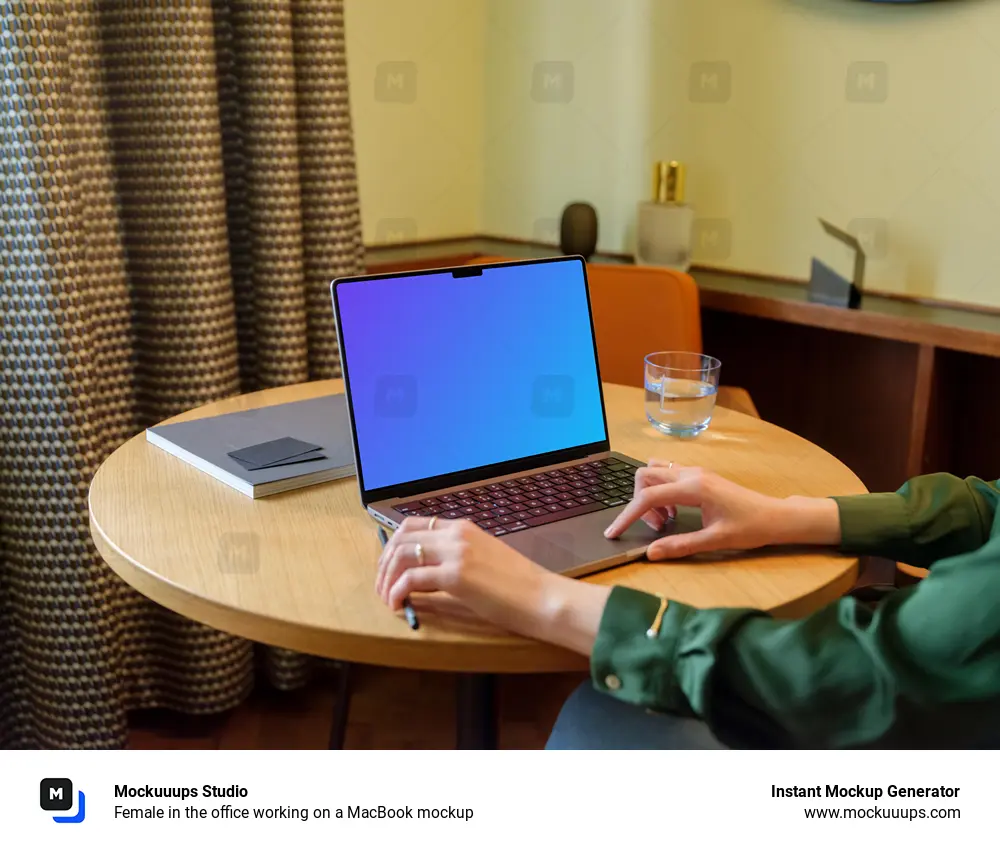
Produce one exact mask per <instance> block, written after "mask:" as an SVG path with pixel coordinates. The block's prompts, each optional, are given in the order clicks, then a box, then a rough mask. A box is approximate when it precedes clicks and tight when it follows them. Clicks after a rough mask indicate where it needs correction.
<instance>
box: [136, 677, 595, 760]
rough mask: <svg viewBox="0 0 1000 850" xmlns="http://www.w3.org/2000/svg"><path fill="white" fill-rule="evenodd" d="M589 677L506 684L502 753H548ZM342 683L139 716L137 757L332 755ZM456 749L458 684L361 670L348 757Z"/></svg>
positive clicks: (267, 691)
mask: <svg viewBox="0 0 1000 850" xmlns="http://www.w3.org/2000/svg"><path fill="white" fill-rule="evenodd" d="M583 679H584V676H583V674H574V675H558V676H551V675H548V676H542V675H539V676H502V677H500V680H499V692H500V693H499V700H500V747H501V748H503V749H537V748H541V747H543V746H544V745H545V741H546V739H547V738H548V735H549V731H550V730H551V729H552V724H553V722H554V721H555V718H556V716H557V715H558V713H559V708H560V706H561V705H562V703H563V701H564V700H565V699H566V697H567V696H568V695H569V693H570V691H572V690H573V688H574V687H576V685H577V684H579V683H580V682H581V681H583ZM335 690H336V682H335V676H334V675H333V674H332V673H331V675H330V679H329V681H317V682H316V683H314V684H313V685H310V686H309V687H308V688H304V689H302V690H300V691H292V692H282V691H277V690H275V689H273V688H268V687H265V686H262V687H260V688H258V690H257V691H255V692H254V693H253V694H252V695H251V697H250V698H249V699H248V700H247V701H246V702H245V703H243V704H242V705H241V706H240V707H238V708H236V709H234V710H233V711H231V712H228V713H227V714H224V715H217V716H212V717H190V716H187V715H180V714H176V713H173V712H165V711H142V712H135V713H134V714H133V715H132V716H131V718H130V735H129V746H130V748H132V749H246V750H257V749H262V750H268V749H326V747H327V743H328V739H329V735H330V720H331V717H332V715H333V706H334V700H335ZM454 745H455V677H454V676H453V675H450V674H446V673H423V672H414V671H409V670H388V669H385V668H380V667H364V666H360V667H356V668H355V673H354V674H353V697H352V699H351V711H350V716H349V721H348V728H347V742H346V746H347V748H348V749H451V748H453V747H454Z"/></svg>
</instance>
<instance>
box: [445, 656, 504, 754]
mask: <svg viewBox="0 0 1000 850" xmlns="http://www.w3.org/2000/svg"><path fill="white" fill-rule="evenodd" d="M496 696H497V694H496V676H494V675H492V674H490V673H464V674H461V675H459V677H458V712H457V715H456V724H457V728H456V736H455V737H456V741H455V744H456V747H457V748H458V749H460V750H495V749H496V748H497V740H498V738H499V728H498V727H499V717H498V716H497V701H496Z"/></svg>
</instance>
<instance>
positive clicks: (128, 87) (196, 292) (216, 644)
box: [0, 0, 363, 748]
mask: <svg viewBox="0 0 1000 850" xmlns="http://www.w3.org/2000/svg"><path fill="white" fill-rule="evenodd" d="M0 25H2V45H3V50H2V56H0V62H2V67H3V76H2V80H0V86H2V89H0V99H2V109H0V168H2V192H3V197H2V205H3V206H2V213H3V218H2V226H3V248H2V251H3V254H2V267H3V268H2V274H3V282H2V285H0V356H2V366H0V393H2V398H0V747H7V748H9V747H119V746H122V745H123V744H124V742H125V740H126V712H127V711H129V710H131V709H134V708H142V707H152V706H161V707H168V708H173V709H177V710H180V711H186V712H199V713H207V712H215V711H221V710H224V709H227V708H230V707H232V706H233V705H235V704H237V703H238V702H239V701H240V700H241V699H242V698H243V697H244V696H245V695H246V694H247V692H248V691H249V689H250V687H251V686H252V683H253V679H254V675H255V672H258V671H259V670H260V669H261V668H260V665H258V664H257V660H259V658H260V657H262V658H263V660H264V661H265V664H264V665H263V669H264V670H265V672H266V675H268V676H269V677H270V678H271V679H272V680H273V681H274V682H275V683H276V684H278V685H279V686H282V687H292V686H295V685H297V684H299V683H301V681H303V679H304V677H305V675H306V661H305V659H303V658H302V657H300V656H296V655H294V654H293V653H289V652H280V651H278V650H262V651H261V652H255V650H254V647H253V646H252V645H251V644H249V643H247V642H246V641H244V640H240V639H238V638H234V637H231V636H229V635H225V634H222V633H220V632H216V631H213V630H211V629H209V628H206V627H204V626H201V625H198V624H196V623H193V622H190V621H187V620H184V619H182V618H181V617H178V616H176V615H174V614H172V613H171V612H169V611H166V610H165V609H163V608H160V607H158V606H156V605H154V604H153V603H151V602H148V601H146V600H145V599H143V598H142V597H140V596H138V595H137V594H135V593H134V592H133V591H131V590H130V589H129V588H128V587H126V586H125V585H124V584H123V583H122V582H121V581H120V580H118V579H117V577H115V576H114V574H113V573H112V572H111V571H110V570H109V569H108V568H107V567H106V566H105V565H104V563H103V561H102V560H101V558H100V557H99V556H98V555H97V553H96V550H95V549H94V547H93V545H92V543H91V539H90V532H89V528H88V515H87V490H88V486H89V484H90V480H91V478H92V477H93V475H94V472H95V470H96V469H97V467H98V465H99V464H100V463H101V461H102V460H103V459H104V458H105V457H107V456H108V454H109V453H110V452H112V451H113V450H114V449H115V448H116V447H117V446H119V445H120V444H121V443H122V442H123V441H124V440H126V439H128V438H129V437H131V436H132V435H133V434H136V433H137V432H139V431H140V430H141V429H142V428H144V427H145V426H147V425H150V424H152V423H155V422H157V421H159V420H161V419H163V418H164V417H167V416H170V415H172V414H175V413H178V412H180V411H182V410H185V409H188V408H191V407H194V406H196V405H200V404H204V403H206V402H209V401H213V400H215V399H219V398H223V397H226V396H230V395H233V394H235V393H239V392H246V391H251V390H255V389H260V388H262V387H268V386H274V385H279V384H286V383H292V382H297V381H305V380H310V379H318V378H327V377H332V376H335V375H337V374H338V373H339V366H338V352H337V347H336V337H335V333H334V327H333V320H332V315H331V309H330V303H329V294H328V293H329V290H328V283H329V281H330V280H331V279H332V278H334V277H336V276H338V275H342V274H352V273H357V272H359V271H361V270H362V268H363V249H362V244H361V228H360V218H359V211H358V196H357V186H356V175H355V163H354V152H353V145H352V137H351V121H350V112H349V106H348V95H347V74H346V67H345V54H344V21H343V3H342V0H248V2H238V1H237V0H65V2H55V0H53V1H52V2H27V0H25V2H17V0H8V2H5V3H3V4H0Z"/></svg>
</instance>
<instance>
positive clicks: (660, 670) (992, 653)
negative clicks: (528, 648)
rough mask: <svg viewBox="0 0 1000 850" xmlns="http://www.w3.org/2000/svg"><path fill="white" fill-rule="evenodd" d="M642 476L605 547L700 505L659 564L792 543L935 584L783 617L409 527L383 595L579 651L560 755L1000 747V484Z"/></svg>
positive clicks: (398, 603) (495, 543) (380, 586)
mask: <svg viewBox="0 0 1000 850" xmlns="http://www.w3.org/2000/svg"><path fill="white" fill-rule="evenodd" d="M636 479H637V480H636V487H635V497H634V499H633V501H632V502H631V503H630V504H629V505H628V506H627V507H626V508H625V509H624V510H623V511H622V513H621V515H620V516H619V517H618V518H617V519H616V520H615V521H614V522H613V523H612V525H611V526H610V527H609V528H608V530H607V534H608V535H609V536H616V535H619V534H621V532H622V531H624V530H625V529H626V528H627V527H628V526H629V525H631V524H632V523H634V522H636V521H639V520H641V521H644V522H646V523H649V524H651V525H652V526H653V527H654V528H662V527H663V525H664V524H665V523H666V522H667V521H668V519H669V518H670V517H671V516H672V515H673V514H674V512H675V510H676V507H677V506H678V505H682V506H692V507H699V508H701V510H702V519H703V528H702V529H700V530H698V531H694V532H690V533H685V534H675V535H670V536H665V537H663V538H661V539H659V540H658V541H657V542H655V543H653V544H652V545H651V546H650V548H649V551H648V557H649V558H650V559H652V560H666V559H672V558H681V557H685V556H688V555H693V554H696V553H699V552H707V551H713V550H723V549H725V550H730V549H752V548H756V547H760V546H767V545H781V544H799V545H817V546H838V547H840V548H841V549H842V550H844V551H845V552H850V553H853V554H859V555H861V554H868V555H878V556H882V557H886V558H892V559H894V560H899V561H904V562H906V563H909V564H913V565H916V566H925V567H930V568H931V572H930V575H929V577H928V578H926V579H925V580H924V581H922V582H920V583H919V584H917V585H914V586H912V587H908V588H905V589H900V590H897V591H895V592H893V593H891V594H890V595H889V596H888V597H886V598H885V599H884V600H883V601H882V602H881V603H880V604H879V605H878V606H877V607H875V608H871V607H868V606H866V605H864V604H863V603H861V602H859V601H857V600H856V599H853V598H844V599H841V600H839V601H838V602H836V603H834V604H832V605H829V606H828V607H826V608H824V609H822V610H821V611H818V612H817V613H815V614H813V615H811V616H809V617H806V618H804V619H801V620H792V621H779V620H774V619H772V618H771V617H769V616H768V615H767V614H765V613H763V612H761V611H753V610H740V609H717V610H698V609H695V608H692V607H690V606H688V605H684V604H681V603H679V602H674V601H671V600H664V599H660V598H658V597H655V596H650V595H647V594H644V593H640V592H638V591H635V590H630V589H627V588H623V587H615V588H609V587H601V586H598V585H594V584H589V583H586V582H580V581H575V580H573V579H569V578H564V577H562V576H558V575H555V574H553V573H551V572H549V571H547V570H545V569H543V568H541V567H539V566H538V565H536V564H534V563H532V562H531V561H529V560H527V559H526V558H525V557H523V556H522V555H520V554H518V553H517V552H515V551H514V550H513V549H511V548H510V547H508V546H506V545H505V544H504V542H503V541H502V540H500V539H497V538H494V537H491V536H490V535H488V534H487V533H486V532H484V531H482V530H481V529H479V528H477V527H476V526H475V525H473V524H472V523H469V522H465V521H454V522H448V521H437V522H435V523H434V525H433V527H432V528H428V525H429V524H430V523H431V520H429V519H427V518H409V519H407V520H406V521H405V522H404V523H403V525H402V527H401V528H400V530H399V531H398V532H397V533H396V535H395V536H394V537H393V538H392V540H391V541H390V543H389V545H388V546H387V547H386V549H385V550H384V552H383V555H382V558H381V561H380V563H379V570H378V578H377V581H376V590H377V592H378V593H379V594H380V595H381V596H382V598H383V599H384V600H385V602H386V603H387V604H388V605H389V606H390V607H392V608H393V609H399V608H401V607H402V605H403V600H404V599H405V598H406V597H407V596H408V595H410V594H411V593H420V592H426V591H438V590H443V591H446V592H447V593H449V594H451V595H452V596H453V597H455V598H456V599H457V600H459V601H460V602H461V603H463V604H464V605H465V606H466V607H468V608H469V609H471V611H473V612H474V613H475V614H477V615H478V616H480V617H482V618H484V619H486V620H488V621H490V622H492V623H495V624H497V625H499V626H502V627H504V628H507V629H510V630H512V631H514V632H519V633H521V634H524V635H528V636H530V637H534V638H537V639H538V640H543V641H548V642H549V643H553V644H557V645H560V646H563V647H566V648H568V649H571V650H574V651H576V652H579V653H581V654H583V655H586V656H588V657H589V658H590V668H591V678H592V681H591V682H590V683H587V684H585V685H584V686H582V687H581V688H580V689H579V690H578V691H577V692H576V693H574V694H573V696H571V697H570V699H569V701H568V702H567V704H566V706H565V707H564V708H563V711H562V713H561V714H560V717H559V720H558V721H557V723H556V727H555V729H554V730H553V733H552V738H551V739H550V742H549V746H550V747H553V748H614V749H625V748H667V749H669V748H685V749H697V748H718V747H811V748H826V747H906V748H914V747H951V748H959V747H992V746H1000V724H998V722H997V717H1000V523H998V522H997V521H996V520H997V506H998V503H1000V489H998V486H997V483H996V482H993V483H987V482H984V481H981V480H979V479H975V478H970V479H966V480H962V479H959V478H955V477H954V476H951V475H944V474H939V475H926V476H922V477H920V478H915V479H913V480H912V481H910V482H908V483H907V484H905V485H904V486H903V487H902V488H901V489H900V490H899V491H898V492H897V493H879V494H870V495H863V496H841V497H834V498H829V499H822V498H807V497H791V498H787V499H778V498H772V497H769V496H764V495H761V494H760V493H756V492H753V491H751V490H747V489H745V488H743V487H740V486H738V485H736V484H734V483H732V482H730V481H727V480H726V479H724V478H721V477H720V476H718V475H715V474H713V473H711V472H707V471H704V470H701V469H693V468H686V467H679V466H676V465H674V464H668V463H664V462H658V461H652V462H651V464H650V466H649V467H647V468H645V469H641V470H639V473H638V475H637V477H636ZM417 544H419V548H418V546H417ZM418 555H419V558H418Z"/></svg>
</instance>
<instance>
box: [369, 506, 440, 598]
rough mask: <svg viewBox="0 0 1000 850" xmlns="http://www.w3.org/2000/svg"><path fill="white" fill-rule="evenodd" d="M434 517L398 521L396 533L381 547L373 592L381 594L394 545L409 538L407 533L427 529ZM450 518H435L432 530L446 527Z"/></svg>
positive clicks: (408, 518) (394, 548) (394, 549)
mask: <svg viewBox="0 0 1000 850" xmlns="http://www.w3.org/2000/svg"><path fill="white" fill-rule="evenodd" d="M432 519H434V517H407V518H406V519H404V520H403V522H402V523H400V526H399V528H398V529H396V533H395V534H393V535H392V537H390V538H389V541H388V542H387V543H386V544H385V546H383V547H382V554H381V555H380V556H379V559H378V570H377V572H376V574H375V592H376V593H378V594H379V595H381V593H382V584H383V582H384V580H385V568H386V566H387V565H388V563H389V561H390V559H391V558H392V556H393V554H394V552H395V551H396V547H398V546H399V545H400V544H402V543H404V542H406V541H408V540H409V535H410V534H412V533H414V532H418V531H427V530H428V529H430V527H431V520H432ZM449 524H450V520H443V519H440V518H438V519H435V521H434V531H438V530H440V529H444V528H447V527H448V525H449Z"/></svg>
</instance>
